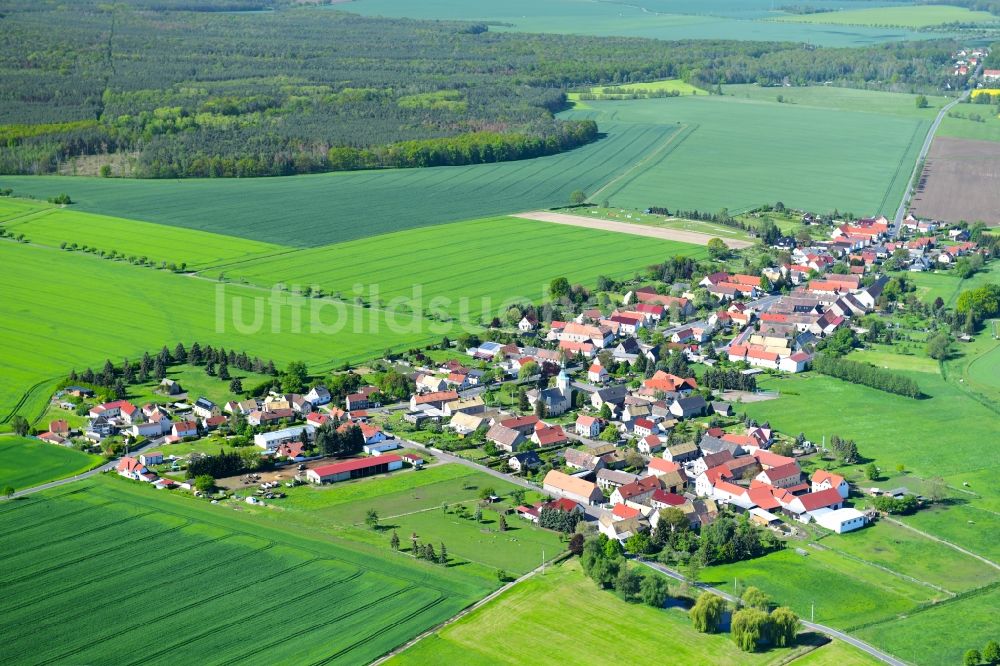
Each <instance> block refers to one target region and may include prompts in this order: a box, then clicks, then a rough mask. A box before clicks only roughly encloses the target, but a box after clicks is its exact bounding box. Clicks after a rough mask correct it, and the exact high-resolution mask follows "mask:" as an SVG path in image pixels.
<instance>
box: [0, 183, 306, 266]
mask: <svg viewBox="0 0 1000 666" xmlns="http://www.w3.org/2000/svg"><path fill="white" fill-rule="evenodd" d="M5 203H6V204H8V205H10V204H17V206H19V207H20V208H21V210H22V215H27V216H26V217H25V216H21V217H18V216H14V217H13V219H11V221H9V222H6V223H4V224H3V226H4V228H6V229H8V230H9V231H10V232H11V233H12V234H24V235H25V237H26V238H27V239H28V240H29V241H30V242H32V243H37V244H40V245H48V246H50V247H60V246H61V244H62V243H66V244H67V245H72V244H76V245H79V246H81V247H83V246H89V247H91V248H96V249H97V250H98V251H104V252H106V253H111V252H112V251H116V252H118V254H119V255H122V256H123V258H124V257H129V256H133V257H145V258H146V259H148V260H149V261H151V262H153V263H154V264H156V265H157V266H159V265H160V264H161V262H162V263H166V264H171V263H172V264H176V265H177V266H180V265H181V264H182V263H185V264H187V268H188V269H197V268H199V267H203V266H207V265H211V264H217V263H223V262H230V261H235V260H242V259H248V258H252V257H255V256H260V255H267V254H274V253H276V252H287V251H288V248H285V247H282V246H279V245H271V244H269V243H261V242H257V241H252V240H245V239H242V238H234V237H232V236H223V235H220V234H213V233H207V232H204V231H198V230H195V229H182V228H178V227H171V226H167V225H163V224H151V223H149V222H139V221H137V220H125V219H121V218H115V217H108V216H106V215H94V214H92V213H84V212H82V211H79V210H76V209H75V208H72V207H70V208H59V207H56V206H49V207H48V208H45V209H42V210H41V211H39V212H38V213H36V214H34V215H28V214H29V213H31V212H32V211H33V210H37V208H38V206H39V204H38V203H36V202H30V201H26V200H23V199H22V200H10V201H8V202H5ZM12 207H13V206H12ZM0 211H2V209H0ZM0 215H3V212H0Z"/></svg>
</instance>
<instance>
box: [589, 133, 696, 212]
mask: <svg viewBox="0 0 1000 666" xmlns="http://www.w3.org/2000/svg"><path fill="white" fill-rule="evenodd" d="M696 129H698V124H697V123H691V124H686V125H682V126H681V128H680V129H679V130H677V131H676V132H672V133H671V134H670V136H668V137H667V140H666V141H664V142H663V143H662V144H661V145H660V146H659V147H658V148H657V149H656V150H654V151H653V152H651V153H648V154H646V155H645V156H643V158H642V159H641V160H639V161H638V162H636V163H635V164H633V165H632V166H631V167H629V168H628V169H626V170H625V171H623V172H621V173H620V174H618V175H617V176H615V177H614V178H612V179H611V180H609V181H608V182H607V183H605V184H604V185H602V186H601V187H600V188H599V189H598V190H597V191H596V192H594V193H593V194H592V195H590V196H589V197H587V200H588V201H594V200H597V199H598V197H599V195H600V194H602V193H603V192H604V191H605V190H607V189H608V188H609V187H612V186H613V185H616V184H617V183H618V182H619V181H621V180H622V179H624V178H627V177H628V176H629V175H630V174H631V173H632V172H634V171H635V170H636V169H639V168H641V167H643V166H645V165H646V164H648V163H650V162H651V161H653V160H659V159H660V158H661V157H664V156H666V155H669V154H670V152H671V151H672V150H673V149H674V148H676V147H677V146H679V145H681V144H682V143H684V140H685V139H687V138H688V137H689V136H691V134H692V133H694V131H695V130H696Z"/></svg>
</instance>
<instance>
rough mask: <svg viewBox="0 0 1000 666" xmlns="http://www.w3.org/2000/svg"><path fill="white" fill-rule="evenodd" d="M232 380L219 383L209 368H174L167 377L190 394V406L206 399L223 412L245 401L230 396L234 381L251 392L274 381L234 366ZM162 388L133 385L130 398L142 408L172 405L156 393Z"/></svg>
mask: <svg viewBox="0 0 1000 666" xmlns="http://www.w3.org/2000/svg"><path fill="white" fill-rule="evenodd" d="M186 346H187V347H190V346H191V345H190V343H186ZM170 351H173V347H170ZM229 376H230V379H219V378H218V377H217V376H209V375H208V374H206V373H205V366H193V365H174V366H170V368H168V369H167V377H168V378H169V379H173V380H174V381H175V382H177V383H178V384H180V385H181V388H182V389H183V390H184V391H185V392H187V395H188V401H189V402H194V401H195V400H197V399H198V398H199V397H202V396H204V397H206V398H208V399H209V400H211V401H212V402H214V403H215V404H217V405H219V408H220V409H221V408H222V405H224V404H225V403H227V402H229V401H230V400H242V399H243V398H244V396H243V395H237V394H235V393H232V392H230V390H229V383H230V382H231V381H232V380H233V379H239V380H240V382H242V384H243V389H244V390H250V389H251V388H253V387H254V386H256V385H258V384H260V383H262V382H265V381H268V380H271V381H273V380H274V377H270V376H268V375H260V374H256V373H253V372H245V371H243V370H240V369H239V368H237V367H234V366H229ZM159 385H160V383H159V382H158V381H150V382H148V383H146V384H133V385H131V386H129V387H128V398H129V400H131V401H132V402H134V403H136V404H139V405H142V404H145V403H147V402H161V403H162V402H168V401H170V400H171V397H170V396H167V395H164V394H163V393H159V392H157V390H156V389H157V388H159Z"/></svg>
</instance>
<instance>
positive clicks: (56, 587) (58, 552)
mask: <svg viewBox="0 0 1000 666" xmlns="http://www.w3.org/2000/svg"><path fill="white" fill-rule="evenodd" d="M71 488H72V489H71V490H67V489H65V488H63V489H60V491H59V492H51V491H50V492H47V493H44V494H42V495H39V496H33V497H32V498H30V499H26V500H20V501H16V502H10V503H5V504H3V505H0V514H2V516H3V520H2V524H3V531H2V533H0V544H2V547H0V561H2V563H3V567H2V569H3V572H4V573H3V574H2V575H0V576H2V578H3V587H4V598H5V603H4V607H3V609H2V610H0V630H2V631H3V635H4V657H5V659H7V660H10V661H12V662H25V661H33V662H42V661H55V662H63V663H68V662H71V663H107V662H111V661H113V662H116V663H122V664H139V663H143V664H148V663H177V662H178V661H195V662H199V663H219V664H221V663H238V662H242V663H248V662H260V661H262V660H263V661H267V662H271V663H279V662H285V663H293V662H294V663H351V664H356V663H366V662H369V661H371V660H372V659H374V658H376V657H378V656H379V655H380V654H382V653H384V652H386V651H388V650H390V649H392V648H393V647H395V646H396V645H399V644H401V643H403V642H405V641H406V640H407V639H409V638H411V637H412V636H413V635H415V634H417V633H419V632H420V631H421V630H423V629H425V628H426V627H428V626H433V625H434V624H436V623H438V622H440V621H442V620H444V619H445V618H447V617H450V616H451V615H453V614H454V613H455V612H456V611H458V610H459V609H460V608H462V607H463V606H465V605H466V604H468V603H470V602H471V601H472V600H474V599H476V598H478V597H479V596H481V595H482V594H483V593H484V592H485V591H486V589H488V588H485V587H484V586H482V585H479V584H476V583H475V582H470V581H469V580H467V579H465V578H464V577H463V574H462V573H461V572H460V571H457V570H446V569H445V568H443V567H439V566H436V565H430V564H424V563H420V562H417V561H415V560H412V559H411V558H409V557H406V556H404V555H399V554H394V553H392V552H390V551H388V550H387V549H386V550H385V551H382V552H377V551H373V550H368V549H364V548H360V549H355V548H348V547H344V546H343V545H340V544H336V543H333V542H330V541H328V540H323V539H322V538H318V537H317V538H309V537H308V536H302V535H299V534H294V533H292V532H290V531H282V530H280V529H274V528H271V527H265V526H262V525H260V524H255V523H252V522H248V521H247V519H246V518H244V517H241V516H240V515H239V514H238V513H237V512H234V511H233V510H232V509H229V508H224V507H222V506H211V505H209V504H206V503H204V502H201V501H197V500H193V499H191V498H184V497H171V496H169V495H168V494H167V493H166V492H164V491H156V490H154V489H153V488H151V487H149V486H140V485H138V484H132V483H128V482H124V481H121V480H118V479H114V478H109V479H95V480H93V481H88V482H85V483H81V484H76V485H74V486H72V487H71ZM97 562H101V564H100V566H95V563H97ZM39 589H44V590H45V594H39V593H38V590H39Z"/></svg>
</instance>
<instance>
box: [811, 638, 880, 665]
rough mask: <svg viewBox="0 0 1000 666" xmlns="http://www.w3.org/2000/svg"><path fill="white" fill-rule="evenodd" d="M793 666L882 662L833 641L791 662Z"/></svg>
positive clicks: (856, 649)
mask: <svg viewBox="0 0 1000 666" xmlns="http://www.w3.org/2000/svg"><path fill="white" fill-rule="evenodd" d="M792 663H793V664H794V665H795V666H872V665H875V664H881V663H882V662H881V661H879V660H878V659H876V658H875V657H873V656H871V655H870V654H868V653H867V652H862V651H861V650H859V649H858V648H856V647H854V646H853V645H848V644H847V643H844V642H842V641H834V642H832V643H829V644H828V645H826V646H824V647H822V648H820V649H819V650H813V651H812V652H808V653H806V654H804V655H802V656H801V657H799V658H798V659H796V660H795V661H793V662H792Z"/></svg>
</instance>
